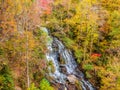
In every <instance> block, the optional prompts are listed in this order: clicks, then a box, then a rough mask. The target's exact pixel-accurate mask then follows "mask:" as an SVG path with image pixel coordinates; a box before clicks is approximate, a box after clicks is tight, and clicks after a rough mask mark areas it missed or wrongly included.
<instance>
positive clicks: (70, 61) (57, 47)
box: [42, 28, 95, 90]
mask: <svg viewBox="0 0 120 90" xmlns="http://www.w3.org/2000/svg"><path fill="white" fill-rule="evenodd" d="M42 29H43V30H44V31H45V32H46V33H47V34H48V30H47V29H46V28H42ZM48 38H50V39H49V41H48V43H47V47H48V50H49V51H48V53H47V54H46V58H47V60H48V62H52V65H53V67H52V68H51V67H49V66H48V71H49V76H51V77H53V79H54V80H55V81H56V82H57V83H61V84H64V85H65V83H66V81H67V77H68V75H74V77H76V78H77V79H78V81H79V82H80V83H81V86H82V90H95V89H94V88H93V86H92V85H91V84H90V83H89V82H88V81H86V80H85V79H84V74H83V73H82V72H81V71H80V70H79V69H78V68H77V63H76V62H75V59H74V57H73V54H72V52H71V51H70V50H67V49H66V47H65V46H64V45H63V43H62V42H61V41H60V40H58V39H57V38H55V37H50V36H49V35H48ZM60 60H62V62H64V63H61V61H60ZM62 67H64V69H66V70H65V71H64V72H63V71H62ZM53 68H54V71H52V69H53Z"/></svg>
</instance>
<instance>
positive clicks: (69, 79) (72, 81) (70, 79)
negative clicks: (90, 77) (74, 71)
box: [67, 75, 78, 84]
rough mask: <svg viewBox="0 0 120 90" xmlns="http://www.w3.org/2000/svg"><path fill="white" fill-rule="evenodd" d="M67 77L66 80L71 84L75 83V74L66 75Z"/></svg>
mask: <svg viewBox="0 0 120 90" xmlns="http://www.w3.org/2000/svg"><path fill="white" fill-rule="evenodd" d="M67 79H68V81H69V82H70V83H71V84H75V83H76V82H77V81H78V79H77V77H76V76H75V75H69V76H68V77H67Z"/></svg>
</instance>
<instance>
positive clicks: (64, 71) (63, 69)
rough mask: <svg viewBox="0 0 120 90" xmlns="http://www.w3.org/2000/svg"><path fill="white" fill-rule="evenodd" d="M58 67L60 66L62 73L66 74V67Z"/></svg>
mask: <svg viewBox="0 0 120 90" xmlns="http://www.w3.org/2000/svg"><path fill="white" fill-rule="evenodd" d="M60 68H61V72H62V73H63V74H66V73H67V69H66V67H65V66H62V65H61V66H60Z"/></svg>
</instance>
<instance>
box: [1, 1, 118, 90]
mask: <svg viewBox="0 0 120 90" xmlns="http://www.w3.org/2000/svg"><path fill="white" fill-rule="evenodd" d="M40 27H47V28H48V29H49V30H50V32H51V35H52V36H54V37H57V38H59V40H61V41H62V42H63V43H64V45H65V46H66V47H67V48H68V49H70V50H72V52H73V54H74V56H75V59H76V61H77V63H78V65H79V68H80V69H81V70H82V71H83V72H84V73H85V76H86V78H87V79H88V80H89V81H90V82H91V83H92V84H93V85H94V86H95V87H96V88H97V90H120V0H0V90H57V89H56V87H55V86H54V85H52V84H51V83H50V82H49V81H51V78H49V77H47V76H46V73H47V72H48V71H47V66H48V64H49V63H48V62H47V61H46V58H45V54H46V53H47V51H48V50H47V46H46V43H47V41H48V39H47V35H46V33H45V32H43V31H42V30H41V29H40Z"/></svg>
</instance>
